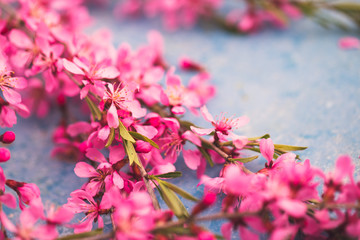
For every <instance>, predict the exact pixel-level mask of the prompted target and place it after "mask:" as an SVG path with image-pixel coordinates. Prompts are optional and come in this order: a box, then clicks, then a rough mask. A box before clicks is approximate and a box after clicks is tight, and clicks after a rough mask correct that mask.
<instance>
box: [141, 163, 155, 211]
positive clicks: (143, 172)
mask: <svg viewBox="0 0 360 240" xmlns="http://www.w3.org/2000/svg"><path fill="white" fill-rule="evenodd" d="M139 163H140V164H138V165H137V166H138V167H139V170H140V174H141V177H142V179H143V181H144V183H145V186H146V189H147V191H148V193H149V195H150V198H151V201H152V204H153V206H154V209H155V210H159V209H160V204H159V202H158V200H157V198H156V195H155V192H154V189H153V187H152V186H151V183H150V181H149V179H148V174H147V172H146V170H145V168H144V166H143V165H142V163H141V161H139Z"/></svg>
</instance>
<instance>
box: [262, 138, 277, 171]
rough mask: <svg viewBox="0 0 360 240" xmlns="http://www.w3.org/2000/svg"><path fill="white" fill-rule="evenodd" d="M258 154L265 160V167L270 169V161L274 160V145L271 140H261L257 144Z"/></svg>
mask: <svg viewBox="0 0 360 240" xmlns="http://www.w3.org/2000/svg"><path fill="white" fill-rule="evenodd" d="M259 147H260V152H261V154H262V155H263V156H264V157H265V159H266V160H267V166H269V167H272V162H273V161H272V159H273V158H274V144H273V142H272V140H271V138H268V139H264V138H263V139H261V140H260V143H259Z"/></svg>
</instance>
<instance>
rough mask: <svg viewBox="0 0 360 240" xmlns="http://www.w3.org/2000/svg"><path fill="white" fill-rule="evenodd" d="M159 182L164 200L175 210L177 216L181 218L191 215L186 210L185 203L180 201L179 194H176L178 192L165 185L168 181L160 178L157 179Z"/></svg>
mask: <svg viewBox="0 0 360 240" xmlns="http://www.w3.org/2000/svg"><path fill="white" fill-rule="evenodd" d="M157 182H158V185H159V187H160V188H159V190H160V191H159V192H160V195H161V197H162V199H163V200H164V202H165V203H166V205H167V206H168V207H169V208H170V209H171V210H172V211H173V213H174V214H175V216H176V217H177V218H179V219H181V218H187V217H189V213H188V211H187V210H186V208H185V206H184V204H183V203H182V202H181V201H180V199H179V198H178V196H176V194H175V193H174V192H173V191H171V190H170V189H169V188H168V187H167V186H166V185H165V183H166V182H165V181H162V180H160V179H157Z"/></svg>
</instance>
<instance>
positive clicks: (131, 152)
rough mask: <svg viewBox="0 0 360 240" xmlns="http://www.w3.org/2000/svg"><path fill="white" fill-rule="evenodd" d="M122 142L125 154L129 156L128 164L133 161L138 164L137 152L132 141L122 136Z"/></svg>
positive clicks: (131, 163)
mask: <svg viewBox="0 0 360 240" xmlns="http://www.w3.org/2000/svg"><path fill="white" fill-rule="evenodd" d="M123 142H124V147H125V151H126V154H127V155H128V157H129V164H130V166H131V165H133V163H136V164H137V165H139V166H140V162H139V158H138V155H137V153H136V151H135V148H134V145H133V143H132V142H130V141H128V140H126V139H124V138H123Z"/></svg>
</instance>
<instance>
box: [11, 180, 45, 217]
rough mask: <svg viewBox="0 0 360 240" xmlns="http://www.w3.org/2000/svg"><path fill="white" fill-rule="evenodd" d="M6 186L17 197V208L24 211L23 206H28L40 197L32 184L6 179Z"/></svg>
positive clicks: (36, 188) (38, 191)
mask: <svg viewBox="0 0 360 240" xmlns="http://www.w3.org/2000/svg"><path fill="white" fill-rule="evenodd" d="M6 185H7V186H8V187H10V188H11V189H13V190H14V191H15V192H16V193H17V194H18V196H19V207H20V209H22V210H23V209H25V204H28V205H29V204H30V203H31V201H33V200H34V199H36V198H39V197H40V190H39V188H38V186H36V185H35V184H34V183H25V182H17V181H15V180H11V179H7V180H6Z"/></svg>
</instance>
